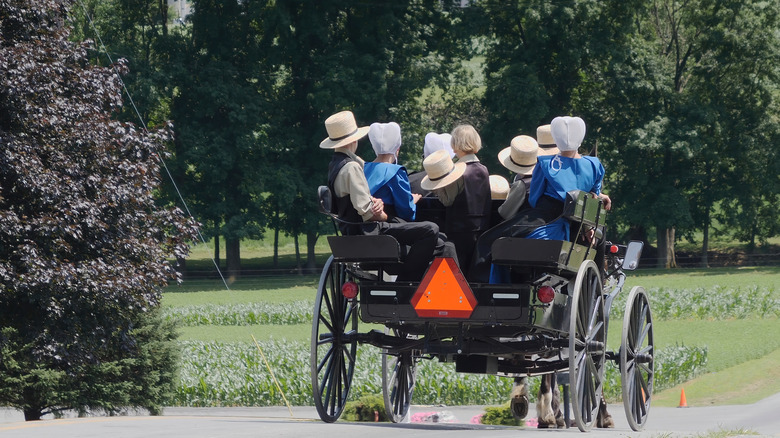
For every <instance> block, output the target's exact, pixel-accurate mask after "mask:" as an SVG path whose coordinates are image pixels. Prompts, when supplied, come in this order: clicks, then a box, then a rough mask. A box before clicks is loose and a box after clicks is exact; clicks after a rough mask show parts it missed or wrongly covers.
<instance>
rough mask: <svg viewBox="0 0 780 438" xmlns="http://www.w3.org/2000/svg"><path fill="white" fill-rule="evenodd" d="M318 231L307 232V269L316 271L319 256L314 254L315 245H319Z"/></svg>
mask: <svg viewBox="0 0 780 438" xmlns="http://www.w3.org/2000/svg"><path fill="white" fill-rule="evenodd" d="M318 237H319V236H318V235H317V233H314V232H311V231H307V232H306V270H307V271H309V272H314V271H315V270H316V269H317V258H316V255H315V254H314V246H315V245H317V238H318Z"/></svg>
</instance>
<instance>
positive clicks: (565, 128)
mask: <svg viewBox="0 0 780 438" xmlns="http://www.w3.org/2000/svg"><path fill="white" fill-rule="evenodd" d="M550 132H551V133H552V137H553V139H554V140H555V144H556V145H557V146H558V149H560V150H562V151H576V150H577V149H579V148H580V145H581V144H582V140H583V139H584V138H585V121H584V120H582V119H581V118H579V117H569V116H566V117H556V118H554V119H553V120H552V122H550Z"/></svg>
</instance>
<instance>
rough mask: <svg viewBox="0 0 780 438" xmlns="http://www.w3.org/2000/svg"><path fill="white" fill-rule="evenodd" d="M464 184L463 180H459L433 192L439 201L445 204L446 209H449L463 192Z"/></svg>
mask: <svg viewBox="0 0 780 438" xmlns="http://www.w3.org/2000/svg"><path fill="white" fill-rule="evenodd" d="M463 187H464V182H463V178H462V177H461V178H458V179H457V180H455V182H453V183H452V184H449V185H446V186H444V187H441V188H438V189H436V190H434V191H433V192H434V193H435V194H436V196H438V198H439V201H441V203H442V204H444V206H445V207H449V206H450V205H452V203H453V202H455V198H456V197H457V196H458V195H459V194H460V192H462V191H463Z"/></svg>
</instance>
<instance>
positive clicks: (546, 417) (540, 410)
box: [536, 374, 557, 429]
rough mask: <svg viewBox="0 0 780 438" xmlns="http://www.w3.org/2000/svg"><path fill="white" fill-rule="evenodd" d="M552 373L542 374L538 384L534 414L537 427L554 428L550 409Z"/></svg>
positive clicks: (553, 416) (554, 424)
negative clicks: (537, 396) (540, 381)
mask: <svg viewBox="0 0 780 438" xmlns="http://www.w3.org/2000/svg"><path fill="white" fill-rule="evenodd" d="M552 384H553V375H552V374H545V375H544V376H542V383H541V385H539V398H538V400H537V401H536V415H537V417H538V418H537V419H538V421H539V425H538V426H537V427H538V428H539V429H547V428H555V427H557V424H556V422H555V413H554V412H553V409H552V387H553V385H552Z"/></svg>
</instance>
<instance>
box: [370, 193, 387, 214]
mask: <svg viewBox="0 0 780 438" xmlns="http://www.w3.org/2000/svg"><path fill="white" fill-rule="evenodd" d="M384 209H385V203H384V202H383V201H382V200H381V199H379V198H374V197H373V196H372V197H371V213H373V214H374V216H376V215H377V214H379V213H381V212H382V211H384Z"/></svg>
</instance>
